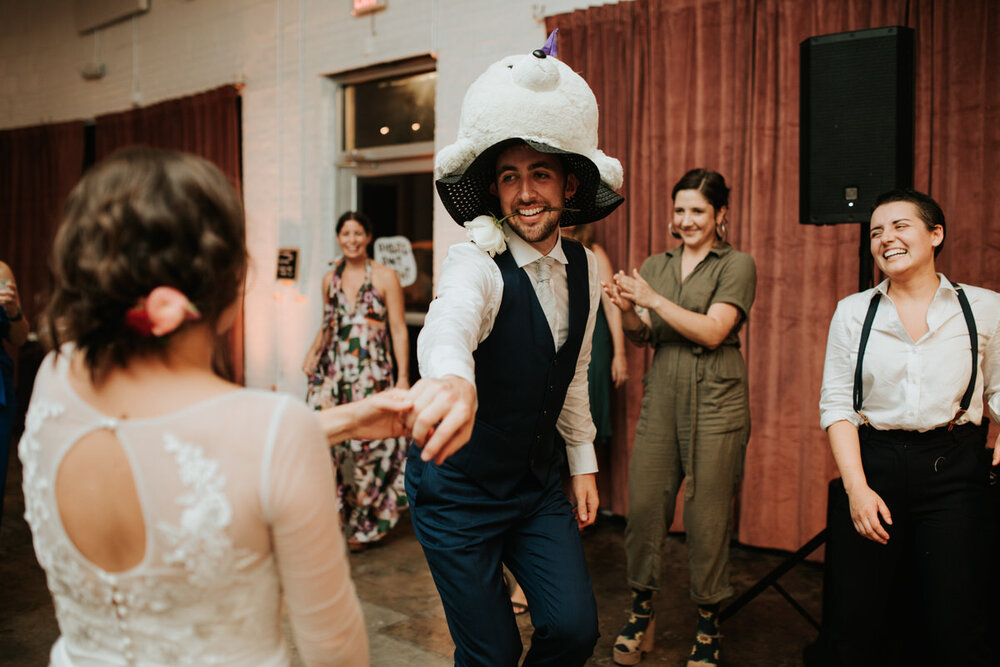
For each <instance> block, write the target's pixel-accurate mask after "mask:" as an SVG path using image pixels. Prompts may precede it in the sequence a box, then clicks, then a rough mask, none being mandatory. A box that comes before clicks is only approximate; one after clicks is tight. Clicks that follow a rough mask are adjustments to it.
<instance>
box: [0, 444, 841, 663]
mask: <svg viewBox="0 0 1000 667" xmlns="http://www.w3.org/2000/svg"><path fill="white" fill-rule="evenodd" d="M23 513H24V500H23V497H22V495H21V470H20V464H19V462H18V461H17V460H16V457H15V456H13V453H12V456H11V461H10V467H9V471H8V479H7V493H6V500H5V503H4V511H3V519H2V524H0V665H18V666H20V665H45V664H47V660H48V651H49V648H50V646H51V645H52V642H53V641H54V640H55V639H56V637H57V635H58V628H57V626H56V622H55V617H54V615H53V610H52V602H51V599H50V597H49V595H48V590H47V588H46V585H45V578H44V575H43V574H42V571H41V569H40V568H39V566H38V564H37V562H36V561H35V557H34V553H33V551H32V547H31V536H30V533H29V531H28V527H27V525H26V524H25V522H24V519H23V516H22V515H23ZM623 528H624V524H623V522H622V521H621V520H620V519H617V518H614V517H608V518H603V519H602V521H600V522H599V523H598V525H597V526H596V527H595V528H594V529H592V530H590V531H588V532H587V533H586V534H585V536H584V548H585V550H586V553H587V560H588V563H589V564H590V572H591V576H592V577H593V580H594V592H595V594H596V597H597V606H598V614H599V618H600V630H601V638H600V640H599V641H598V644H597V648H596V650H595V652H594V656H593V657H592V658H591V660H590V661H589V662H588V663H587V664H588V665H612V664H613V663H612V660H611V646H612V644H613V642H614V639H615V636H616V635H617V634H618V631H619V630H620V627H621V625H622V624H623V623H624V621H625V619H626V616H627V611H628V607H629V593H628V586H627V585H626V583H625V557H624V551H623V547H622V540H623V536H622V534H623ZM664 554H665V558H664V560H665V563H666V571H665V577H664V581H665V582H666V585H665V587H664V590H663V591H662V592H661V593H660V594H659V596H658V597H657V599H656V603H655V604H656V612H657V634H656V647H655V649H654V651H653V652H652V653H650V654H648V655H647V656H646V658H645V659H644V660H643V662H642V664H643V665H674V666H676V665H684V664H685V659H686V656H687V653H688V651H689V650H690V646H691V641H692V639H693V635H694V624H695V607H694V604H693V603H692V602H691V601H690V599H689V598H688V594H687V589H688V573H687V566H686V562H687V548H686V547H685V545H684V541H683V538H681V537H674V536H671V537H670V538H669V539H668V540H667V542H666V544H665V545H664ZM784 556H785V555H784V554H780V553H773V552H766V551H762V550H757V549H748V548H742V547H736V548H734V550H733V584H734V586H735V587H736V590H737V593H741V592H743V591H745V590H747V589H748V588H749V587H750V586H752V585H753V583H754V582H756V581H757V580H758V579H759V578H760V577H762V576H763V575H764V574H766V573H767V572H769V571H770V570H771V569H772V568H774V567H775V566H777V565H778V564H779V563H780V562H781V561H782V560H783V558H784ZM351 567H352V574H353V578H354V582H355V585H356V586H357V591H358V595H359V596H360V597H361V600H362V603H363V606H364V612H365V617H366V621H367V626H368V635H369V640H370V642H371V655H372V664H373V665H375V666H376V667H378V666H396V665H405V666H407V667H425V666H426V667H437V666H439V665H440V666H441V667H445V666H447V665H451V664H452V660H451V655H452V651H453V649H454V647H453V645H452V642H451V638H450V636H449V634H448V627H447V624H446V622H445V619H444V612H443V611H442V608H441V603H440V601H439V599H438V596H437V592H436V590H435V588H434V584H433V581H432V580H431V576H430V573H429V572H428V570H427V565H426V563H425V562H424V558H423V554H422V552H421V550H420V545H419V544H418V543H417V540H416V538H415V537H414V535H413V529H412V527H411V526H410V523H409V520H408V517H405V516H404V518H403V519H402V520H401V521H400V524H399V526H398V527H397V528H396V529H395V530H394V532H393V533H391V534H390V535H389V536H388V537H387V538H386V539H385V540H384V541H383V543H382V544H380V545H379V546H378V547H376V548H373V549H370V550H368V551H366V552H363V553H358V554H352V555H351ZM781 585H782V587H783V588H784V589H785V590H787V591H788V592H789V593H790V594H791V595H792V596H793V597H794V598H795V599H797V600H798V601H799V603H801V604H802V605H803V606H804V607H805V608H806V609H807V610H808V611H809V613H810V614H812V615H813V617H815V618H819V615H820V603H821V588H822V570H821V568H820V567H818V566H816V565H814V564H808V563H807V564H803V565H799V566H797V567H796V568H794V569H793V570H792V571H791V572H789V573H788V574H787V575H785V576H784V577H783V578H782V579H781ZM518 622H519V625H520V627H521V632H522V637H523V640H524V644H525V646H527V644H528V642H529V638H530V635H531V622H530V619H529V618H528V615H527V614H525V615H522V616H520V617H518ZM723 632H724V635H725V639H724V640H723V653H722V664H724V665H728V666H730V667H734V666H740V667H743V666H751V667H752V666H756V665H767V666H768V667H781V666H791V665H801V664H802V658H801V656H802V648H803V647H804V646H805V645H806V644H807V643H809V642H810V641H812V640H813V639H814V638H815V635H816V631H815V630H814V629H813V627H812V626H811V625H810V624H809V623H808V622H807V621H806V620H805V619H804V618H803V617H802V616H800V615H799V614H798V613H797V612H796V611H794V610H793V609H792V607H791V606H790V605H789V604H788V603H787V602H786V601H785V600H784V599H782V597H781V596H780V595H779V594H778V593H777V592H775V591H774V590H773V589H769V590H767V591H765V592H764V593H763V594H761V595H760V597H758V598H757V599H755V600H754V601H752V602H751V603H750V604H749V605H748V606H747V607H745V608H744V609H743V610H742V611H740V612H739V613H738V614H737V615H736V616H734V617H733V618H731V619H730V620H729V621H727V622H726V623H725V625H724V626H723Z"/></svg>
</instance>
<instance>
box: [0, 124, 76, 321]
mask: <svg viewBox="0 0 1000 667" xmlns="http://www.w3.org/2000/svg"><path fill="white" fill-rule="evenodd" d="M82 173H83V123H82V122H80V121H74V122H69V123H58V124H54V125H39V126H36V127H25V128H19V129H15V130H0V260H3V261H5V262H7V264H9V265H10V267H11V270H12V271H13V272H14V277H15V278H16V279H17V286H18V289H19V291H20V297H21V304H22V307H23V309H24V314H25V317H27V318H28V321H29V322H30V324H31V327H32V328H33V329H37V327H38V316H39V315H40V314H41V312H42V310H43V309H44V307H45V303H46V301H47V297H48V293H49V289H50V287H51V285H50V284H49V252H50V251H51V248H52V241H53V240H54V239H55V235H56V229H57V228H58V226H59V219H60V217H61V213H62V206H63V203H64V202H65V201H66V196H67V195H68V194H69V192H70V190H72V189H73V186H74V185H76V182H77V181H78V180H80V176H81V174H82Z"/></svg>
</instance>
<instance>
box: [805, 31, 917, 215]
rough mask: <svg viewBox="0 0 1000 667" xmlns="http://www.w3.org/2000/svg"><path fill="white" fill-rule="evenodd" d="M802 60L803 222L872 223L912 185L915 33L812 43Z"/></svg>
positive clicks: (859, 34) (852, 35)
mask: <svg viewBox="0 0 1000 667" xmlns="http://www.w3.org/2000/svg"><path fill="white" fill-rule="evenodd" d="M800 56H801V62H800V65H801V88H800V100H801V108H800V134H799V140H800V162H799V209H800V222H802V223H808V224H833V223H840V222H863V221H866V220H867V219H868V216H869V211H870V208H871V205H872V203H873V202H874V200H875V197H876V196H878V195H879V194H880V193H882V192H884V191H886V190H889V189H892V188H896V187H909V186H912V184H913V31H912V30H911V29H909V28H905V27H900V26H893V27H888V28H875V29H872V30H861V31H855V32H846V33H838V34H836V35H823V36H820V37H811V38H809V39H807V40H805V41H803V42H802V43H801V45H800Z"/></svg>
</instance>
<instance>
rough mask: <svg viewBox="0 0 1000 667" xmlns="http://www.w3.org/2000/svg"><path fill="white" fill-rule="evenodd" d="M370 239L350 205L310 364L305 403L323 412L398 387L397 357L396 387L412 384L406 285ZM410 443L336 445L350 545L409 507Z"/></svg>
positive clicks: (379, 532)
mask: <svg viewBox="0 0 1000 667" xmlns="http://www.w3.org/2000/svg"><path fill="white" fill-rule="evenodd" d="M371 240H372V226H371V222H370V221H369V220H368V217H367V216H365V215H364V214H362V213H358V212H355V211H348V212H347V213H345V214H344V215H342V216H341V217H340V219H339V220H338V221H337V241H338V243H339V244H340V248H341V250H342V251H343V253H344V256H343V258H342V259H341V260H340V261H339V262H337V264H336V266H335V267H334V269H333V270H332V271H329V272H327V274H326V275H325V276H323V324H322V326H321V327H320V330H319V332H318V333H317V334H316V338H315V340H314V341H313V344H312V346H311V347H310V348H309V353H308V354H307V355H306V360H305V363H304V364H303V370H304V371H305V373H306V375H307V376H308V377H309V390H308V393H307V395H306V401H307V402H308V403H309V405H310V406H312V407H313V408H314V409H316V410H321V409H323V408H328V407H331V406H334V405H340V404H343V403H350V402H351V401H355V400H360V399H362V398H364V397H366V396H370V395H371V394H374V393H376V392H379V391H383V390H384V389H388V388H389V387H391V386H393V379H392V371H393V361H392V358H393V357H394V358H395V362H396V377H397V378H398V379H397V380H396V382H395V386H397V387H400V388H403V389H405V388H407V387H408V386H409V340H408V337H407V331H406V321H405V318H404V310H403V290H402V287H401V286H400V284H399V279H398V278H397V277H396V272H395V271H393V270H392V269H390V268H389V267H387V266H383V265H381V264H378V263H376V262H373V261H371V260H370V259H368V254H367V249H368V245H369V244H370V243H371ZM390 334H391V344H392V356H391V357H390ZM406 446H407V441H406V438H391V439H388V440H348V441H345V442H342V443H340V444H338V445H334V446H333V456H334V459H335V460H336V463H337V496H338V499H339V502H340V513H341V521H342V523H343V525H344V530H345V531H346V533H347V540H348V544H349V545H350V548H351V550H353V551H360V550H362V549H364V548H365V546H366V545H367V544H369V543H372V542H375V541H377V540H379V539H381V538H382V537H384V536H385V534H386V533H387V532H388V531H389V529H390V528H392V527H393V526H394V525H395V524H396V521H397V520H398V519H399V512H400V510H402V509H405V508H406V492H405V490H404V489H403V466H404V463H405V461H406Z"/></svg>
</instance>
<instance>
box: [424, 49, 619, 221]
mask: <svg viewBox="0 0 1000 667" xmlns="http://www.w3.org/2000/svg"><path fill="white" fill-rule="evenodd" d="M597 120H598V113H597V99H596V98H595V97H594V93H593V91H591V90H590V86H588V85H587V82H586V81H584V80H583V77H581V76H580V75H579V74H577V73H576V72H574V71H573V70H572V69H571V68H570V67H569V66H568V65H566V64H565V63H563V62H562V61H560V60H558V59H557V58H555V57H551V56H548V55H547V54H546V52H545V51H542V50H537V51H534V52H532V53H530V54H525V55H514V56H507V57H506V58H504V59H503V60H501V61H499V62H497V63H494V64H493V65H491V66H490V67H489V68H488V69H487V70H486V71H485V72H484V73H483V74H481V75H480V76H479V78H478V79H476V81H475V82H473V84H472V85H471V86H469V90H468V92H466V94H465V100H464V101H463V102H462V114H461V117H460V119H459V125H458V140H457V141H455V143H453V144H451V145H449V146H445V147H444V148H442V149H441V150H440V151H438V153H437V156H436V157H435V159H434V174H435V177H436V178H437V190H438V194H439V195H440V196H441V200H442V202H444V205H445V208H446V209H447V210H448V213H449V214H450V215H451V217H452V218H454V219H455V221H456V222H458V223H459V224H462V223H464V222H466V221H468V220H472V219H473V218H475V217H476V216H478V215H482V214H485V213H492V214H494V215H496V216H497V217H499V216H500V213H501V212H500V202H499V201H498V200H497V198H496V197H495V196H494V195H492V194H491V193H490V191H489V188H490V185H491V184H492V183H493V181H494V170H495V166H496V159H497V157H498V156H499V155H500V153H502V152H503V151H504V150H505V149H506V148H509V147H510V146H512V145H515V144H518V143H527V144H528V145H529V146H531V147H532V148H534V149H535V150H538V151H541V152H543V153H553V154H558V155H559V156H560V159H561V160H562V162H563V164H564V165H565V166H566V168H567V170H569V171H571V172H573V173H574V174H576V177H577V179H578V180H579V181H580V186H579V187H578V188H577V192H576V193H575V194H574V195H573V196H572V197H570V198H569V199H567V200H566V204H565V207H566V208H567V209H576V210H574V211H570V210H565V211H563V213H562V215H561V216H560V225H561V226H564V227H567V226H571V225H577V224H583V223H587V222H593V221H595V220H600V219H601V218H603V217H605V216H607V215H608V214H609V213H611V211H613V210H614V209H615V208H617V207H618V205H619V204H621V203H622V202H623V201H624V198H623V197H622V196H621V195H619V194H618V193H617V192H615V191H616V190H618V189H619V188H621V185H622V166H621V163H620V162H619V161H618V160H616V159H614V158H613V157H609V156H607V155H605V154H604V153H603V152H602V151H601V150H600V149H599V148H598V147H597Z"/></svg>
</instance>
